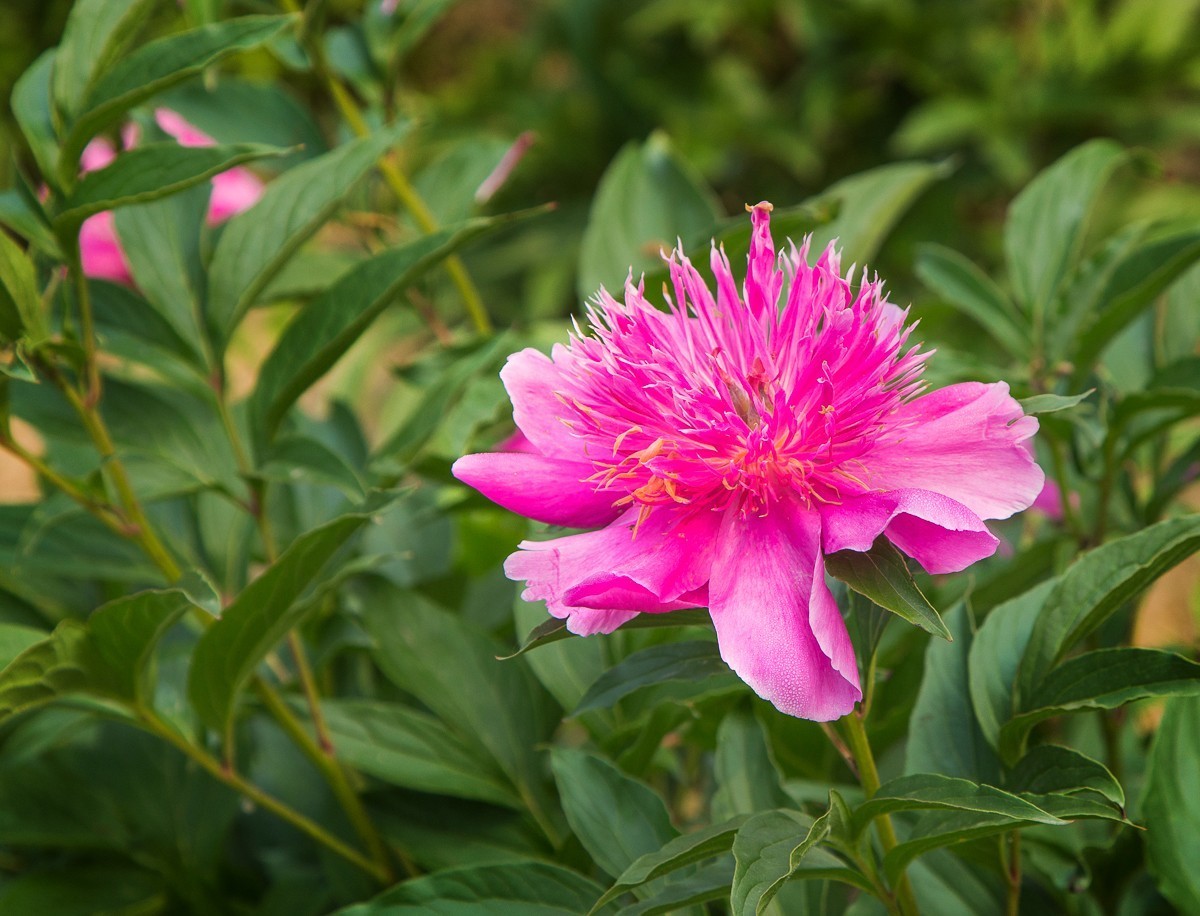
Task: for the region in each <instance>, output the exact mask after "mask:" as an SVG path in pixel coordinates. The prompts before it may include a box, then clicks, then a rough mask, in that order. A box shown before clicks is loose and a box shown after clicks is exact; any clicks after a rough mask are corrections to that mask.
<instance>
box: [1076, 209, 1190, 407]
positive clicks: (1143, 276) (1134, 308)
mask: <svg viewBox="0 0 1200 916" xmlns="http://www.w3.org/2000/svg"><path fill="white" fill-rule="evenodd" d="M1197 258H1200V230H1198V229H1196V228H1195V227H1194V226H1189V227H1188V228H1185V229H1180V230H1177V231H1174V232H1170V233H1169V234H1165V235H1163V234H1157V235H1156V236H1155V237H1153V238H1151V239H1149V240H1147V241H1144V242H1143V243H1142V244H1140V245H1138V246H1137V247H1135V248H1133V249H1132V250H1131V251H1129V252H1127V253H1126V254H1125V255H1124V256H1123V257H1122V258H1121V259H1120V260H1119V261H1118V262H1117V263H1116V264H1114V265H1113V267H1112V268H1111V271H1110V272H1109V273H1108V275H1107V283H1105V285H1104V286H1103V287H1102V288H1101V290H1100V292H1099V297H1098V300H1097V302H1096V303H1095V305H1094V306H1093V307H1092V309H1091V311H1090V313H1089V314H1086V315H1084V316H1083V319H1084V323H1083V327H1082V328H1081V330H1079V331H1078V332H1077V334H1076V335H1075V337H1074V347H1073V349H1072V350H1071V352H1070V360H1071V362H1072V363H1074V365H1075V379H1076V381H1077V382H1079V383H1082V381H1083V379H1085V378H1087V376H1088V374H1089V373H1090V372H1091V371H1092V369H1093V367H1094V366H1095V364H1096V361H1097V360H1098V359H1099V357H1100V354H1101V352H1103V350H1104V348H1105V347H1106V346H1108V344H1109V343H1111V342H1112V340H1113V339H1114V338H1115V337H1116V336H1117V335H1118V334H1119V333H1120V332H1121V331H1122V330H1124V329H1125V328H1126V327H1127V326H1128V325H1129V324H1130V323H1131V322H1132V321H1133V320H1134V319H1135V318H1136V317H1137V316H1138V315H1139V314H1140V313H1141V312H1142V310H1143V309H1144V308H1146V307H1147V306H1148V305H1150V303H1151V302H1153V301H1154V299H1156V298H1157V297H1158V295H1159V294H1160V293H1162V292H1163V290H1165V289H1166V288H1167V287H1168V286H1170V285H1171V283H1173V282H1174V281H1175V280H1176V279H1177V278H1178V277H1179V276H1180V275H1181V274H1182V273H1183V272H1184V271H1185V270H1187V269H1188V268H1189V267H1191V266H1192V265H1193V264H1195V263H1196V260H1197Z"/></svg>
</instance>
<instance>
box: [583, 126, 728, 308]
mask: <svg viewBox="0 0 1200 916" xmlns="http://www.w3.org/2000/svg"><path fill="white" fill-rule="evenodd" d="M719 216H720V210H719V207H718V204H717V201H716V199H715V198H714V196H713V194H712V191H711V190H709V189H708V188H707V187H706V186H705V184H704V181H703V179H702V178H701V177H700V176H699V175H698V174H696V173H695V172H693V171H692V170H691V169H690V168H689V167H688V165H687V164H686V163H684V162H683V160H681V159H680V158H679V157H678V156H677V155H676V154H675V152H674V150H673V149H672V147H671V144H670V141H669V140H668V139H667V138H666V136H665V135H664V134H661V133H655V134H652V135H651V137H650V138H649V139H648V140H647V141H646V143H645V144H643V145H641V146H638V145H637V144H634V143H631V144H629V145H628V146H626V147H625V148H624V149H622V150H621V152H620V153H618V154H617V156H616V158H615V159H613V161H612V163H611V164H610V165H609V167H608V170H607V171H606V172H605V173H604V176H603V177H602V178H601V179H600V185H599V187H598V188H597V189H596V195H595V197H593V198H592V209H591V213H590V214H589V215H588V223H587V229H586V230H585V231H584V235H583V243H582V250H581V254H580V259H579V279H578V284H577V289H578V291H579V295H580V296H581V297H584V298H586V297H589V296H592V295H594V294H595V292H596V291H597V290H598V289H599V288H600V287H601V286H603V287H605V288H607V289H609V290H611V291H614V292H618V291H620V290H621V289H623V284H624V281H625V277H626V275H627V274H628V273H629V271H630V270H631V269H632V271H633V276H634V278H635V279H636V278H637V277H638V276H639V275H640V274H642V273H644V272H646V271H648V270H653V269H654V268H656V267H657V266H658V264H659V254H660V252H661V251H670V250H671V249H672V248H674V247H675V242H676V239H678V238H680V237H688V238H691V237H694V236H695V235H696V234H698V233H700V232H703V231H707V230H708V229H709V228H710V227H711V226H712V225H713V224H714V223H715V222H716V221H717V219H718V218H719Z"/></svg>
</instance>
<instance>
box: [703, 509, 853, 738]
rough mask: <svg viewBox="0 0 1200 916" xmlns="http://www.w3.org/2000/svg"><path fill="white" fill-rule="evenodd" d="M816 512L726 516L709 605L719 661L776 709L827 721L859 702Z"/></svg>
mask: <svg viewBox="0 0 1200 916" xmlns="http://www.w3.org/2000/svg"><path fill="white" fill-rule="evenodd" d="M820 541H821V522H820V516H819V515H818V514H817V513H816V512H810V511H806V510H804V509H803V508H802V507H800V506H798V505H795V504H791V503H779V504H776V505H775V506H773V507H772V511H771V513H770V514H769V515H767V516H765V517H761V516H749V517H744V518H743V517H738V516H736V515H733V514H729V515H727V516H726V517H725V523H724V524H723V525H722V527H721V532H720V535H719V537H718V544H717V554H716V558H715V559H714V561H713V569H712V580H711V582H710V584H709V600H710V602H711V605H710V607H711V613H712V619H713V624H714V625H715V626H716V630H717V642H718V644H719V645H720V648H721V657H722V658H723V659H725V661H726V663H728V665H729V667H730V668H732V669H733V670H734V671H736V672H737V674H738V676H739V677H740V678H741V679H742V680H744V681H745V682H746V683H747V684H749V685H750V686H751V687H752V688H754V692H755V693H757V694H758V695H759V696H761V697H763V698H764V699H766V700H769V701H770V702H771V703H773V704H774V705H775V707H776V708H777V709H778V710H779V711H780V712H784V713H787V714H788V715H792V716H799V717H801V718H804V719H813V720H816V721H819V722H828V721H831V720H833V719H837V718H840V717H841V716H844V715H845V714H846V713H848V712H850V710H851V709H852V708H853V707H854V704H855V703H857V702H858V701H859V700H861V699H862V690H861V689H860V688H859V681H858V665H857V663H856V662H855V658H854V647H853V646H852V645H851V643H850V636H849V634H848V633H847V632H846V625H845V622H844V621H843V620H842V615H841V613H839V611H838V608H837V604H836V603H835V602H834V600H833V595H832V594H830V592H829V588H828V587H827V586H826V585H825V562H824V558H823V557H822V555H821V550H820Z"/></svg>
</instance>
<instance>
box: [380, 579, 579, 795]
mask: <svg viewBox="0 0 1200 916" xmlns="http://www.w3.org/2000/svg"><path fill="white" fill-rule="evenodd" d="M362 604H363V615H364V616H363V622H364V623H365V624H366V628H367V632H368V633H370V634H371V638H372V640H373V641H374V643H375V647H374V650H373V652H372V655H373V657H374V659H375V661H376V663H377V664H378V665H379V667H380V669H381V670H382V671H383V673H384V674H385V675H386V676H387V677H388V679H389V680H391V682H392V683H393V684H395V685H396V686H397V687H399V688H400V689H401V690H404V691H407V692H408V693H410V694H412V695H413V696H415V697H416V698H417V699H418V700H420V701H421V702H422V703H424V704H425V706H427V707H428V708H429V709H431V710H432V711H433V712H434V713H435V714H436V715H437V716H438V717H439V718H440V719H441V720H442V721H443V722H444V723H446V724H447V725H448V726H450V728H452V729H454V730H455V731H456V732H457V733H458V735H459V736H460V737H461V738H463V739H464V740H466V741H467V742H468V743H469V744H471V745H472V746H473V747H476V748H479V749H480V750H481V751H483V752H484V753H486V754H488V755H490V756H491V758H492V759H493V760H495V761H496V762H497V763H499V764H500V768H501V769H502V770H503V771H504V773H505V775H506V776H508V778H509V779H510V780H511V781H512V783H513V784H514V785H516V786H519V787H524V788H525V789H530V788H532V787H533V786H535V785H536V784H537V783H538V782H539V780H540V777H541V766H540V761H539V759H538V752H537V745H538V744H539V743H540V742H541V741H544V740H545V739H546V738H547V737H548V735H549V734H550V731H551V730H552V728H553V727H554V725H555V724H557V722H558V717H557V715H554V716H553V720H552V719H551V705H552V704H551V703H550V701H549V698H548V697H547V696H546V695H545V693H544V692H543V691H542V689H541V686H540V685H539V684H537V682H536V681H535V680H534V679H533V676H532V675H531V674H530V673H529V671H528V669H526V667H525V665H524V664H523V663H521V662H515V663H514V662H501V661H498V660H497V659H496V651H495V649H496V647H495V644H494V643H493V642H492V640H491V638H490V637H489V636H488V635H487V634H486V633H484V632H482V631H480V630H479V629H477V628H476V627H474V626H473V625H471V624H469V623H467V622H466V621H465V620H463V619H462V618H460V617H458V616H456V615H454V614H451V613H450V612H448V611H445V610H443V609H442V608H440V607H437V606H436V605H434V604H432V603H430V601H429V600H428V599H427V598H424V597H422V596H421V595H418V594H417V593H415V592H406V591H403V590H401V589H398V588H396V587H395V586H392V585H390V584H388V583H386V582H384V581H383V580H381V579H371V580H369V581H368V582H366V583H364V593H363V598H362Z"/></svg>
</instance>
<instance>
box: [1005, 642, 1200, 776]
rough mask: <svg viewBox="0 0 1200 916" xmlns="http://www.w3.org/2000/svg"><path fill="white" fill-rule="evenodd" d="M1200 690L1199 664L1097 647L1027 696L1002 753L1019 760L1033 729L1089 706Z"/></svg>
mask: <svg viewBox="0 0 1200 916" xmlns="http://www.w3.org/2000/svg"><path fill="white" fill-rule="evenodd" d="M1196 693H1200V664H1197V663H1196V662H1193V661H1190V660H1189V659H1186V658H1184V657H1183V656H1182V655H1176V654H1175V653H1173V652H1162V651H1160V650H1158V649H1139V648H1120V649H1097V650H1095V651H1092V652H1085V653H1084V654H1083V655H1079V656H1076V657H1074V658H1069V659H1067V660H1066V661H1065V662H1061V663H1060V664H1056V665H1055V666H1054V667H1053V668H1052V669H1051V670H1050V671H1049V672H1047V674H1046V676H1045V677H1044V678H1042V680H1041V681H1040V682H1039V685H1038V687H1037V689H1036V690H1034V691H1033V692H1032V693H1031V694H1029V695H1027V696H1023V697H1022V700H1023V702H1022V707H1021V712H1020V714H1019V715H1015V716H1014V717H1013V719H1012V721H1011V722H1009V723H1007V724H1006V725H1005V726H1004V727H1003V728H1002V729H1001V730H1000V745H999V750H1000V756H1001V757H1002V758H1003V759H1004V760H1006V761H1010V762H1011V761H1015V760H1016V759H1017V758H1019V757H1020V755H1021V753H1022V752H1023V751H1024V749H1025V739H1026V738H1027V736H1028V734H1029V730H1030V729H1031V728H1033V726H1034V725H1036V724H1037V723H1038V722H1041V721H1042V720H1043V719H1049V718H1050V717H1051V716H1058V715H1064V714H1066V713H1073V712H1082V711H1083V710H1088V709H1115V708H1116V707H1118V706H1124V705H1125V704H1126V703H1131V702H1133V701H1134V700H1142V699H1146V698H1147V697H1167V696H1190V695H1192V694H1196Z"/></svg>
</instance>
